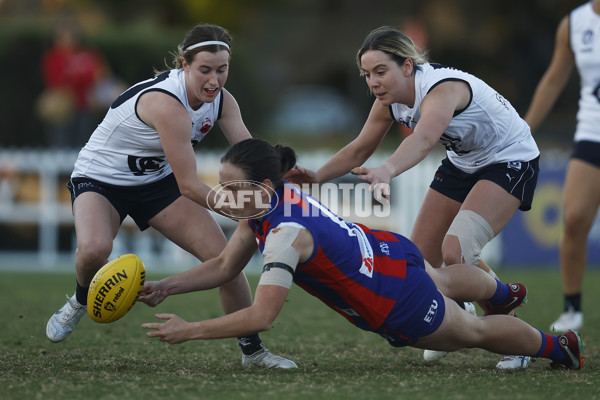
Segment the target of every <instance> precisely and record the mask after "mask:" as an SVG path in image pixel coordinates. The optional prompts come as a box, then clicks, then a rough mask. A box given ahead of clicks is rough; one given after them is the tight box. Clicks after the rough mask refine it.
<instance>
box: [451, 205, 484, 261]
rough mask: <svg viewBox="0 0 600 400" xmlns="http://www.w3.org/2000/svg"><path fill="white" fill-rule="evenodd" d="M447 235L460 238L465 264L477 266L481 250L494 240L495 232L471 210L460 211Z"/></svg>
mask: <svg viewBox="0 0 600 400" xmlns="http://www.w3.org/2000/svg"><path fill="white" fill-rule="evenodd" d="M447 235H454V236H457V237H458V242H459V243H460V249H461V253H462V257H463V261H464V263H465V264H469V265H474V266H477V264H479V260H480V258H481V249H483V246H485V245H486V244H487V243H488V242H489V241H490V240H492V239H493V238H494V230H493V229H492V227H491V226H490V224H489V223H488V222H487V221H486V220H485V219H484V218H483V217H482V216H481V215H479V214H477V213H476V212H474V211H471V210H460V211H459V212H458V214H457V215H456V217H455V218H454V221H452V225H450V229H448V233H447Z"/></svg>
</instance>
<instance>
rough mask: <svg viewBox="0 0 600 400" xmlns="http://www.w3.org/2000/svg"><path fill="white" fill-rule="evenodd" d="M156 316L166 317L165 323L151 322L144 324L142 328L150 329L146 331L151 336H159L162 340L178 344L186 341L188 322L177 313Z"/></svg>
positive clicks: (159, 317)
mask: <svg viewBox="0 0 600 400" xmlns="http://www.w3.org/2000/svg"><path fill="white" fill-rule="evenodd" d="M155 317H156V318H158V319H164V320H165V322H164V323H158V322H150V323H146V324H142V328H144V329H148V330H150V332H146V336H148V337H149V338H154V337H157V338H159V339H160V340H161V342H167V343H170V344H176V343H181V342H185V341H186V340H188V338H186V337H185V333H184V331H185V326H186V325H187V322H186V321H184V320H183V319H182V318H180V317H178V316H177V315H175V314H156V315H155Z"/></svg>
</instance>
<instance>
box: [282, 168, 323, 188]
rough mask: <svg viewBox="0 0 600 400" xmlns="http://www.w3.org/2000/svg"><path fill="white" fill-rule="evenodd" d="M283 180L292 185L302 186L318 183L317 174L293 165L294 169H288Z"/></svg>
mask: <svg viewBox="0 0 600 400" xmlns="http://www.w3.org/2000/svg"><path fill="white" fill-rule="evenodd" d="M283 179H285V180H286V181H288V182H290V183H292V184H294V185H302V184H306V183H318V182H317V174H316V172H314V171H311V170H310V169H306V168H302V167H300V166H298V165H295V166H294V168H292V169H290V170H289V171H288V172H287V173H286V174H285V175H284V176H283Z"/></svg>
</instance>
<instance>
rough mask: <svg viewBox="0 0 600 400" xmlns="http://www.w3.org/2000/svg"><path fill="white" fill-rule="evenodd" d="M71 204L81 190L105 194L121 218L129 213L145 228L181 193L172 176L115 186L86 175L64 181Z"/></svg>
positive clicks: (82, 191) (140, 226) (141, 227)
mask: <svg viewBox="0 0 600 400" xmlns="http://www.w3.org/2000/svg"><path fill="white" fill-rule="evenodd" d="M67 187H68V188H69V191H70V192H71V205H72V204H73V202H74V201H75V198H76V197H77V196H79V195H80V194H81V193H85V192H95V193H98V194H101V195H102V196H104V197H106V199H107V200H108V201H110V204H112V205H113V207H114V208H115V209H116V210H117V212H118V213H119V217H120V218H121V222H123V220H124V219H125V217H127V216H128V215H129V216H130V217H131V218H132V219H133V220H134V221H135V223H136V225H137V226H138V227H139V228H140V230H141V231H143V230H145V229H148V227H149V225H148V221H149V220H150V219H151V218H152V217H154V216H155V215H156V214H158V213H159V212H161V211H162V210H164V209H165V208H167V207H168V206H169V205H170V204H171V203H173V202H174V201H175V200H177V199H178V198H179V197H180V196H181V192H180V191H179V186H177V181H176V180H175V176H174V175H173V174H170V175H168V176H166V177H165V178H163V179H161V180H159V181H157V182H152V183H148V184H145V185H138V186H118V185H110V184H108V183H104V182H100V181H97V180H95V179H91V178H87V177H77V178H71V180H69V182H68V183H67Z"/></svg>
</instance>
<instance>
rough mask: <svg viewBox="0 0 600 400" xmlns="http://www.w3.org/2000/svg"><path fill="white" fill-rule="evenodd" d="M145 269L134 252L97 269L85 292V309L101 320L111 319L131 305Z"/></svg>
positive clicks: (92, 317)
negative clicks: (88, 288) (87, 290)
mask: <svg viewBox="0 0 600 400" xmlns="http://www.w3.org/2000/svg"><path fill="white" fill-rule="evenodd" d="M145 280H146V268H145V267H144V263H143V262H142V260H140V259H139V257H138V256H136V255H135V254H125V255H123V256H121V257H119V258H117V259H116V260H113V261H110V262H109V263H108V264H106V265H105V266H103V267H102V268H100V270H99V271H98V272H96V275H94V279H92V283H91V284H90V290H89V292H88V304H87V310H88V314H89V316H90V318H91V319H93V320H94V321H96V322H100V323H108V322H114V321H116V320H118V319H119V318H121V317H122V316H123V315H125V314H127V312H128V311H129V310H130V309H131V307H133V305H134V304H135V301H136V300H137V298H138V295H139V294H140V292H141V290H142V288H143V287H144V281H145Z"/></svg>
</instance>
